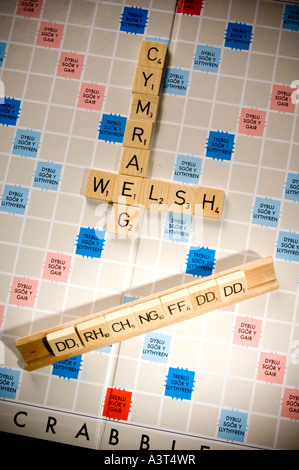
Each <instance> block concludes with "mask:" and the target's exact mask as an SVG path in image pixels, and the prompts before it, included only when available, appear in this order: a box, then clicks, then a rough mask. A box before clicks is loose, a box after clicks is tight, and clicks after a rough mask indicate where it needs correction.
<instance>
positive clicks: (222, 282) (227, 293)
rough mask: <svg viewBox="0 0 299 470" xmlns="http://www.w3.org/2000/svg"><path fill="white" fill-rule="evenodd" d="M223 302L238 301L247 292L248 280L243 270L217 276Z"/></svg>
mask: <svg viewBox="0 0 299 470" xmlns="http://www.w3.org/2000/svg"><path fill="white" fill-rule="evenodd" d="M216 282H217V285H218V289H219V294H220V298H221V300H222V302H231V301H237V300H239V299H240V298H242V296H243V295H244V294H246V292H247V281H246V276H245V274H244V272H243V271H237V272H234V273H232V274H226V275H225V276H220V277H217V278H216Z"/></svg>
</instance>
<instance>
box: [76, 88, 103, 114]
mask: <svg viewBox="0 0 299 470" xmlns="http://www.w3.org/2000/svg"><path fill="white" fill-rule="evenodd" d="M104 97H105V87H104V86H103V85H96V84H93V83H82V85H81V89H80V92H79V100H78V108H84V109H91V110H92V109H93V110H95V111H101V109H102V105H103V101H104Z"/></svg>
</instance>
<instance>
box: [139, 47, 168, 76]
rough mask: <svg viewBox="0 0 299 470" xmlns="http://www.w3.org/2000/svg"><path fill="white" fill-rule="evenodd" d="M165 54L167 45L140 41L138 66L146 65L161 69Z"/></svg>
mask: <svg viewBox="0 0 299 470" xmlns="http://www.w3.org/2000/svg"><path fill="white" fill-rule="evenodd" d="M166 54H167V44H166V43H163V42H155V41H142V43H141V46H140V51H139V57H138V65H146V66H148V67H155V68H159V69H162V68H163V67H164V63H165V58H166Z"/></svg>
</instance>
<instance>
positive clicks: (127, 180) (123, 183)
mask: <svg viewBox="0 0 299 470" xmlns="http://www.w3.org/2000/svg"><path fill="white" fill-rule="evenodd" d="M142 181H143V180H142V178H139V177H138V176H128V175H121V174H119V175H116V179H115V184H114V189H113V194H112V202H116V203H118V204H125V205H132V204H133V205H137V204H138V201H139V196H140V193H141V188H142Z"/></svg>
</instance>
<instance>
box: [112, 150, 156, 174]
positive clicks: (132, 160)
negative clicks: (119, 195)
mask: <svg viewBox="0 0 299 470" xmlns="http://www.w3.org/2000/svg"><path fill="white" fill-rule="evenodd" d="M149 155H150V152H149V150H143V149H134V148H130V147H123V149H122V155H121V161H120V165H119V170H118V171H119V173H121V174H122V175H129V176H139V177H141V178H144V177H145V175H146V170H147V165H148V160H149Z"/></svg>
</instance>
